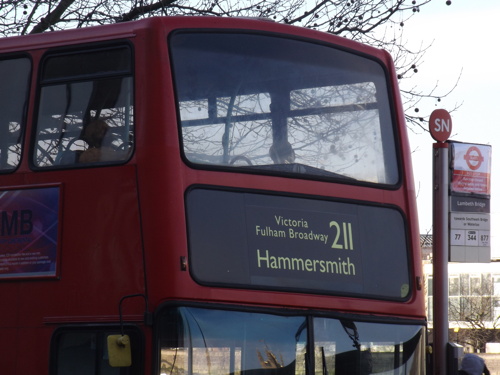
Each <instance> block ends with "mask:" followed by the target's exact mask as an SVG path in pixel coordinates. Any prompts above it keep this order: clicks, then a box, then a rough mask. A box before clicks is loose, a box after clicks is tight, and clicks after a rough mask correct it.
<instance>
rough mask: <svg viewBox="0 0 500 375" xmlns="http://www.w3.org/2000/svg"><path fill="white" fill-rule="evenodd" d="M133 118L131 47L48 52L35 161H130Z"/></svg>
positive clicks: (50, 163)
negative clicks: (51, 53) (50, 53)
mask: <svg viewBox="0 0 500 375" xmlns="http://www.w3.org/2000/svg"><path fill="white" fill-rule="evenodd" d="M133 120H134V119H133V78H132V53H131V50H130V48H129V47H128V46H116V47H109V48H106V49H96V50H89V51H83V52H82V51H79V52H77V53H75V52H71V53H58V54H54V55H48V56H47V57H46V58H45V59H44V61H43V63H42V73H41V82H40V100H39V110H38V120H37V126H36V139H35V145H34V152H33V165H34V166H35V167H37V168H51V167H52V168H53V167H64V168H68V167H74V166H82V165H94V164H102V163H105V164H110V163H111V164H116V163H123V162H126V161H127V160H128V159H129V158H130V155H131V154H132V147H133V132H134V121H133Z"/></svg>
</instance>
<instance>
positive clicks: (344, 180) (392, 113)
mask: <svg viewBox="0 0 500 375" xmlns="http://www.w3.org/2000/svg"><path fill="white" fill-rule="evenodd" d="M178 33H180V34H182V33H186V34H188V33H193V34H196V33H212V34H231V33H238V34H242V35H258V36H270V37H275V38H282V39H287V40H293V41H299V42H304V43H310V44H314V45H319V46H324V47H329V48H333V49H337V50H339V51H343V52H345V53H349V54H352V55H355V56H359V57H362V58H365V59H367V60H371V61H373V62H375V63H376V64H377V65H379V66H380V68H381V69H382V70H383V72H384V82H385V88H386V93H387V99H388V100H387V104H388V107H387V111H386V112H387V114H388V115H389V117H390V121H391V124H392V126H391V135H392V137H393V146H394V157H395V161H394V165H395V167H396V168H397V176H398V178H397V181H395V183H394V184H390V183H375V182H369V181H362V180H355V179H350V178H349V177H347V176H343V177H339V178H337V177H331V176H319V175H313V174H302V173H300V174H299V173H293V172H292V173H288V172H283V171H279V172H276V171H269V170H266V169H264V168H260V169H259V168H245V167H239V168H234V167H227V166H224V165H222V164H202V163H195V162H193V161H191V160H189V158H188V157H187V156H186V154H185V149H184V142H183V136H182V123H181V114H180V107H179V98H178V96H177V88H176V87H177V83H176V79H175V72H174V67H173V65H174V64H173V58H172V55H173V51H172V45H171V42H170V40H171V39H172V37H173V36H175V35H176V34H178ZM167 46H168V53H169V59H170V61H169V67H170V74H171V76H172V85H173V87H174V92H173V95H174V98H175V106H176V122H177V129H178V136H179V149H180V154H181V158H182V160H183V162H184V163H185V164H186V165H187V166H189V167H190V168H192V169H197V170H207V171H222V172H229V173H245V174H252V175H261V176H274V177H285V178H292V179H296V180H310V181H325V182H330V183H332V182H333V183H339V184H349V185H356V186H366V187H372V188H378V189H384V190H392V191H395V190H398V189H400V188H401V186H402V185H403V183H404V181H405V168H404V165H403V161H402V157H401V156H402V154H403V153H402V149H401V148H402V147H401V140H402V135H401V132H400V130H399V125H398V124H399V121H398V116H397V113H396V112H397V111H396V108H395V103H394V100H392V99H393V98H395V97H396V96H397V95H398V93H396V92H395V85H397V83H394V82H393V75H392V74H391V70H390V69H389V68H390V67H389V66H387V64H386V63H385V62H384V61H383V60H381V59H379V58H377V57H376V56H373V55H370V54H366V53H363V52H361V51H359V50H355V49H352V48H348V47H345V46H341V45H339V44H335V43H333V42H329V41H325V40H319V39H311V38H308V37H305V36H298V35H292V34H281V33H277V32H272V31H264V30H252V29H234V28H231V29H222V28H221V29H217V28H210V29H206V28H179V29H175V30H173V31H171V32H170V33H169V35H168V37H167ZM382 120H383V119H381V122H382ZM404 126H406V125H404ZM385 152H386V148H384V153H383V154H382V155H383V156H384V158H385Z"/></svg>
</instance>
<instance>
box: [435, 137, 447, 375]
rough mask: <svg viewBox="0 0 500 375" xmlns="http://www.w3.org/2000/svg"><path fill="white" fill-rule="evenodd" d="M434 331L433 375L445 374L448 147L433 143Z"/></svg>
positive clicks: (443, 144)
mask: <svg viewBox="0 0 500 375" xmlns="http://www.w3.org/2000/svg"><path fill="white" fill-rule="evenodd" d="M433 154H434V155H433V156H434V157H433V162H434V166H433V167H434V168H433V169H434V176H433V177H434V181H433V188H434V192H433V193H434V194H433V213H432V220H433V225H432V227H433V230H432V233H433V236H432V244H433V275H434V279H433V302H434V303H433V317H434V319H433V332H434V348H433V353H434V355H433V358H434V375H446V345H447V343H448V240H449V234H448V204H449V203H448V188H449V186H448V185H449V182H448V181H449V179H448V144H447V143H441V142H439V143H434V144H433Z"/></svg>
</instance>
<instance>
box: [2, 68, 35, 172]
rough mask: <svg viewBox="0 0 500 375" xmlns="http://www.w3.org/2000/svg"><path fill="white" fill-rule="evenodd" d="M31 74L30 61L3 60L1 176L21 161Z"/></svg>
mask: <svg viewBox="0 0 500 375" xmlns="http://www.w3.org/2000/svg"><path fill="white" fill-rule="evenodd" d="M30 71H31V63H30V61H29V59H28V58H13V59H8V60H0V82H1V85H0V173H1V172H6V171H12V170H13V169H15V168H16V167H17V165H18V164H19V161H20V160H21V137H22V134H23V132H24V125H25V124H24V117H25V109H26V106H27V100H28V89H29V78H30Z"/></svg>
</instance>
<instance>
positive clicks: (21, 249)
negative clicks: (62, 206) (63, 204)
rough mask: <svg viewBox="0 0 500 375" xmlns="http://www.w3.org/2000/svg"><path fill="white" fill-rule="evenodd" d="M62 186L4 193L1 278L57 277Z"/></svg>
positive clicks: (0, 213) (0, 230)
mask: <svg viewBox="0 0 500 375" xmlns="http://www.w3.org/2000/svg"><path fill="white" fill-rule="evenodd" d="M58 224H59V187H44V188H35V189H22V190H5V191H0V279H7V278H8V279H12V278H31V277H55V276H56V274H57V267H56V266H57V247H58V246H57V242H58V226H59V225H58Z"/></svg>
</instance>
